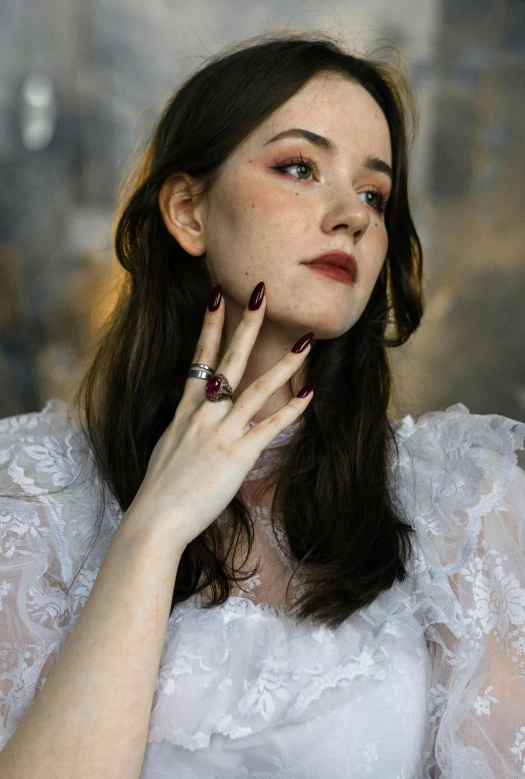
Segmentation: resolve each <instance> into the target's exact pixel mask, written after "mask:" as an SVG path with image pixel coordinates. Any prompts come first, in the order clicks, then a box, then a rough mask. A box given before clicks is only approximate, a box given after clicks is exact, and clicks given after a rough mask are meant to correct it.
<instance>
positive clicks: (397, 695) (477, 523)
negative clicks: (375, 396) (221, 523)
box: [0, 399, 525, 779]
mask: <svg viewBox="0 0 525 779" xmlns="http://www.w3.org/2000/svg"><path fill="white" fill-rule="evenodd" d="M295 427H296V426H295V425H293V426H291V427H290V428H287V430H285V431H283V432H282V433H281V434H280V436H278V438H277V439H275V440H274V441H273V442H272V444H271V445H270V447H268V449H267V450H265V452H264V453H263V454H262V455H261V458H260V459H259V461H258V462H257V464H256V466H255V467H254V469H253V470H252V471H251V472H250V474H249V475H248V479H249V480H253V479H257V478H260V477H261V475H264V473H265V472H266V469H267V468H269V467H271V459H272V450H273V449H274V448H276V447H278V446H279V445H280V443H282V442H283V441H284V440H285V439H286V438H287V436H289V435H291V434H293V432H294V431H295ZM395 427H396V439H397V442H398V444H399V460H398V461H394V462H393V463H392V467H391V476H392V484H393V486H394V488H395V491H396V495H397V496H398V499H399V501H400V505H402V506H403V507H404V508H406V510H407V511H408V515H409V517H410V520H411V521H412V522H413V525H414V527H415V529H416V536H415V539H414V551H415V556H414V560H413V564H412V566H411V569H410V576H409V578H408V579H407V580H406V581H405V582H403V583H402V584H396V585H395V586H394V587H393V588H392V589H391V590H389V591H388V592H386V593H383V594H382V595H381V596H380V597H379V598H377V599H376V600H375V601H374V602H373V603H372V604H371V605H370V606H369V607H367V608H366V609H362V610H361V611H360V612H359V613H358V614H355V615H354V616H353V617H352V618H351V619H349V620H347V621H346V622H345V623H344V624H343V625H342V626H341V627H340V628H338V629H337V630H329V629H327V628H319V627H316V626H314V625H313V624H311V625H310V624H306V625H299V624H297V623H295V622H294V621H293V620H292V619H291V618H290V617H288V616H287V615H286V614H285V613H284V610H283V609H281V608H280V607H279V606H278V605H268V604H271V597H270V595H271V593H270V587H269V582H270V580H273V579H274V578H275V571H276V570H280V571H281V572H282V573H283V574H284V573H286V560H285V557H283V556H282V555H280V554H279V551H278V548H277V546H276V545H275V544H274V543H272V542H273V539H272V538H271V536H270V533H269V532H268V527H267V514H266V513H265V511H264V509H260V510H258V511H256V512H255V513H256V515H257V516H256V526H257V528H256V529H257V533H258V535H257V539H258V540H257V548H258V550H259V551H260V553H261V556H262V557H263V558H264V565H263V566H262V567H261V575H260V577H259V579H257V577H254V579H253V581H251V582H248V583H245V585H244V587H245V589H246V592H245V593H243V595H242V596H241V595H234V596H232V597H231V598H230V599H229V600H228V601H227V602H226V603H225V604H224V605H223V606H219V607H217V608H215V609H212V610H211V611H204V610H202V609H199V596H195V597H194V598H191V599H189V600H188V601H186V602H185V603H183V604H180V605H179V606H177V607H176V608H175V610H174V611H173V613H172V614H171V616H170V619H169V623H168V629H167V633H166V638H165V643H164V648H163V652H162V657H161V662H160V665H159V671H158V677H157V684H156V689H155V694H154V698H153V701H152V710H151V719H150V729H149V736H148V745H147V749H146V755H145V760H144V765H143V770H142V779H162V777H166V778H168V777H169V779H172V778H174V777H177V779H196V778H197V777H199V778H200V777H210V779H211V778H212V777H214V779H225V777H252V778H253V779H255V778H257V779H267V778H268V779H269V778H270V777H286V778H287V779H288V778H290V779H291V778H292V777H293V778H294V779H299V778H301V779H313V778H314V777H315V778H316V779H318V777H319V776H329V777H331V778H332V777H333V779H340V778H341V779H342V777H345V779H347V778H348V777H349V776H351V777H367V778H368V777H377V778H378V779H379V777H381V779H440V777H453V778H454V779H460V778H461V779H474V777H476V778H477V777H483V778H485V777H486V778H487V779H500V778H501V779H502V778H503V777H523V776H525V473H524V471H523V470H522V469H521V468H520V467H519V466H518V465H517V458H516V454H515V452H516V450H518V449H523V444H524V438H525V425H524V424H523V423H522V422H518V421H516V420H512V419H508V418H506V417H503V416H500V415H497V414H491V415H476V414H470V412H469V410H468V409H467V408H466V407H465V406H464V405H463V404H461V403H457V404H455V405H454V406H450V407H449V408H448V409H446V410H445V411H434V412H429V413H427V414H424V415H423V416H421V417H420V418H419V419H418V420H417V421H415V420H414V419H413V418H412V417H411V416H410V415H407V416H406V417H405V418H404V419H403V420H400V421H399V422H397V423H396V425H395ZM81 462H85V463H86V464H87V468H86V470H85V471H83V472H82V473H80V470H79V468H80V463H81ZM79 474H80V475H81V478H78V479H77V480H76V481H74V478H75V477H76V476H77V475H79ZM61 486H67V489H65V490H64V491H63V492H59V493H56V494H52V493H51V492H50V490H53V489H56V488H57V487H61ZM98 487H99V483H98V478H97V474H96V471H95V470H94V467H93V464H92V462H91V461H90V459H89V453H88V452H87V449H86V447H85V442H84V441H83V439H82V436H81V434H80V432H79V430H78V429H77V428H76V425H75V423H74V420H73V419H72V418H71V417H69V416H68V414H67V406H66V404H65V403H63V402H62V401H59V400H57V399H51V400H49V401H48V402H47V404H46V405H45V406H44V408H43V409H42V410H41V411H39V412H34V413H31V414H25V415H21V416H17V417H9V418H7V419H3V420H0V492H1V493H2V497H0V749H1V748H3V746H4V745H5V743H6V742H7V741H8V739H9V738H10V737H11V735H12V734H13V732H14V731H15V730H16V727H17V726H18V724H19V723H20V721H21V719H22V718H23V716H24V715H25V713H26V712H27V710H28V709H29V707H30V706H31V703H32V701H33V700H34V698H35V697H36V695H37V694H38V692H39V691H40V689H41V688H42V686H43V684H45V681H46V677H47V675H48V674H49V672H50V670H51V668H52V667H53V664H54V663H55V662H56V660H57V658H58V657H59V654H60V651H61V649H62V648H63V646H64V643H65V641H66V640H67V636H68V634H69V632H70V631H71V629H72V628H73V627H74V624H75V622H76V619H77V618H78V615H79V613H80V612H81V610H82V608H83V605H84V604H85V601H86V599H87V597H88V595H89V593H90V591H91V587H92V586H93V582H94V580H95V578H96V575H97V572H98V570H99V568H100V565H101V563H102V560H103V558H104V555H105V553H106V551H107V547H108V545H109V543H110V541H111V538H112V536H113V533H114V531H115V529H116V527H117V526H118V522H119V520H120V518H121V516H122V512H121V510H120V508H119V507H118V505H117V504H116V502H115V501H114V500H111V498H110V499H109V500H108V506H107V510H106V512H105V513H104V515H103V516H102V522H103V525H102V527H103V533H102V535H101V536H100V537H99V541H98V543H97V544H96V546H95V548H94V549H93V550H92V551H91V552H90V554H89V556H88V558H87V560H86V562H85V564H84V566H83V569H82V572H81V574H80V576H79V577H78V578H77V580H76V582H75V584H74V586H73V587H72V588H71V591H70V592H69V594H66V590H67V588H68V586H69V585H70V584H71V582H72V579H73V576H74V575H75V573H76V571H77V567H78V566H79V564H80V563H81V562H82V560H83V559H84V554H85V552H86V551H87V550H88V549H89V548H90V545H91V540H92V532H93V528H94V524H95V522H96V520H97V517H98V513H99V502H98V501H99V497H98V495H99V493H98ZM219 519H220V518H219ZM294 586H295V587H299V588H300V581H296V582H295V583H294ZM262 598H265V600H266V602H265V600H263V599H262ZM278 600H279V598H278V597H277V596H276V602H278ZM130 683H132V680H130Z"/></svg>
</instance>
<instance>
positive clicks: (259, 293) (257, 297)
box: [248, 281, 264, 311]
mask: <svg viewBox="0 0 525 779" xmlns="http://www.w3.org/2000/svg"><path fill="white" fill-rule="evenodd" d="M263 297H264V281H260V282H259V283H258V284H257V286H256V287H255V289H254V290H253V292H252V296H251V298H250V302H249V303H248V308H249V309H250V311H257V309H258V308H259V307H260V305H261V303H262V302H263Z"/></svg>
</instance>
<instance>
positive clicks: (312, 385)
mask: <svg viewBox="0 0 525 779" xmlns="http://www.w3.org/2000/svg"><path fill="white" fill-rule="evenodd" d="M316 387H317V382H316V381H311V382H310V384H307V385H306V387H303V388H302V390H300V391H299V392H298V393H297V395H296V396H295V397H296V398H305V397H306V396H307V395H309V394H310V392H311V391H312V390H314V389H315V388H316Z"/></svg>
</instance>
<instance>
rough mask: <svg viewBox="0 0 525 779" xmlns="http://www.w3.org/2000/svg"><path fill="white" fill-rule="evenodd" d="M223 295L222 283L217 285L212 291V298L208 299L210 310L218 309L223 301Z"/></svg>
mask: <svg viewBox="0 0 525 779" xmlns="http://www.w3.org/2000/svg"><path fill="white" fill-rule="evenodd" d="M221 297H222V287H221V285H220V284H217V286H216V287H214V288H213V289H212V291H211V293H210V298H209V300H208V311H217V309H218V308H219V304H220V302H221Z"/></svg>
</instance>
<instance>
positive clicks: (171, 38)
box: [0, 0, 525, 462]
mask: <svg viewBox="0 0 525 779" xmlns="http://www.w3.org/2000/svg"><path fill="white" fill-rule="evenodd" d="M0 14H1V18H0V65H1V67H0V171H1V172H0V418H3V417H6V416H10V415H13V414H19V413H22V412H26V411H34V410H39V409H40V408H41V407H42V406H43V405H44V403H45V401H46V400H47V399H48V398H51V397H58V398H62V399H64V400H68V399H69V397H70V396H71V394H72V391H73V389H74V388H75V387H76V384H77V383H78V381H79V379H80V377H81V375H82V373H83V371H84V370H85V368H86V365H87V362H86V360H87V359H88V358H89V353H90V348H91V347H92V344H93V339H94V336H95V334H96V331H97V328H98V327H99V325H100V324H101V323H102V321H103V320H104V319H105V317H106V316H107V314H108V313H109V311H110V310H111V307H112V305H113V303H114V300H115V299H116V295H117V292H118V285H119V283H120V278H121V277H120V274H119V270H118V264H117V262H116V260H115V259H114V256H113V252H112V237H111V228H112V220H113V215H114V207H115V197H116V192H117V189H118V186H119V183H120V182H121V180H122V178H123V176H124V173H125V166H126V165H127V163H128V159H129V155H130V154H131V153H132V152H133V150H134V149H137V148H140V145H141V142H142V140H143V139H145V138H146V137H147V136H148V135H149V133H150V131H151V130H152V128H153V126H154V124H155V122H156V119H157V117H158V116H159V114H160V112H161V110H162V107H163V104H164V102H165V101H166V100H167V99H168V98H169V97H170V95H171V93H172V92H173V90H174V89H175V88H176V87H178V85H179V83H180V82H181V80H182V79H184V78H186V77H187V75H188V74H189V73H191V72H192V71H193V70H194V69H195V68H196V67H198V66H199V65H200V64H201V62H202V59H203V58H206V57H208V56H210V55H212V54H214V53H215V52H216V51H218V50H219V49H220V48H221V47H222V46H224V45H226V44H228V43H230V42H233V41H238V40H242V39H244V38H247V37H250V36H252V35H256V34H258V33H262V32H271V31H272V30H278V29H281V28H288V29H293V30H299V31H300V30H308V31H310V30H316V29H317V30H320V31H326V32H328V33H331V34H335V35H337V36H339V37H342V38H343V39H344V41H346V42H347V46H348V48H349V49H350V50H351V51H353V52H354V53H357V54H366V53H367V52H369V51H371V50H372V51H373V50H374V49H375V48H376V47H377V46H380V45H382V44H386V45H388V44H389V43H390V44H394V45H395V46H396V47H397V50H398V51H399V52H400V54H401V58H402V62H403V63H404V66H405V69H406V72H407V73H408V75H409V78H410V82H411V84H412V87H413V88H414V90H415V93H416V96H417V100H418V104H419V116H420V127H419V135H418V138H417V141H416V145H415V149H414V156H413V162H412V173H411V177H412V178H411V197H412V205H413V213H414V218H415V222H416V227H417V229H418V232H419V235H420V238H421V240H422V243H423V248H424V255H425V296H426V305H427V308H426V314H425V317H424V320H423V324H422V326H421V327H420V329H419V330H418V332H417V333H416V334H415V335H414V337H413V338H412V340H411V341H410V342H409V343H408V344H406V345H405V346H403V347H402V348H400V349H398V350H391V351H390V354H391V356H392V363H393V367H394V372H395V375H396V377H397V395H396V397H395V398H394V399H393V407H392V415H393V416H395V417H401V416H404V415H405V414H407V413H410V414H412V415H413V416H414V417H415V418H417V417H418V416H419V415H420V414H422V413H424V412H425V411H429V410H434V409H440V408H442V409H444V408H447V407H448V406H449V405H452V404H454V403H457V402H462V403H464V404H465V405H466V406H467V408H468V409H469V410H470V411H471V412H472V413H478V414H487V413H500V414H504V415H506V416H509V417H511V418H513V419H520V420H525V316H524V312H523V308H524V300H525V218H524V216H523V214H524V210H525V175H524V174H525V110H524V94H525V90H524V84H525V0H366V2H365V1H364V0H344V1H343V0H340V1H339V2H338V1H337V0H332V2H323V0H315V2H308V0H307V1H306V2H305V0H252V1H250V2H249V1H248V0H194V2H193V3H192V4H191V5H190V4H189V3H181V2H175V0H172V2H169V1H168V0H149V1H148V2H147V3H144V2H143V1H142V2H138V0H128V2H127V3H121V2H117V0H0ZM522 454H524V453H522ZM522 462H524V461H523V458H522Z"/></svg>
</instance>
